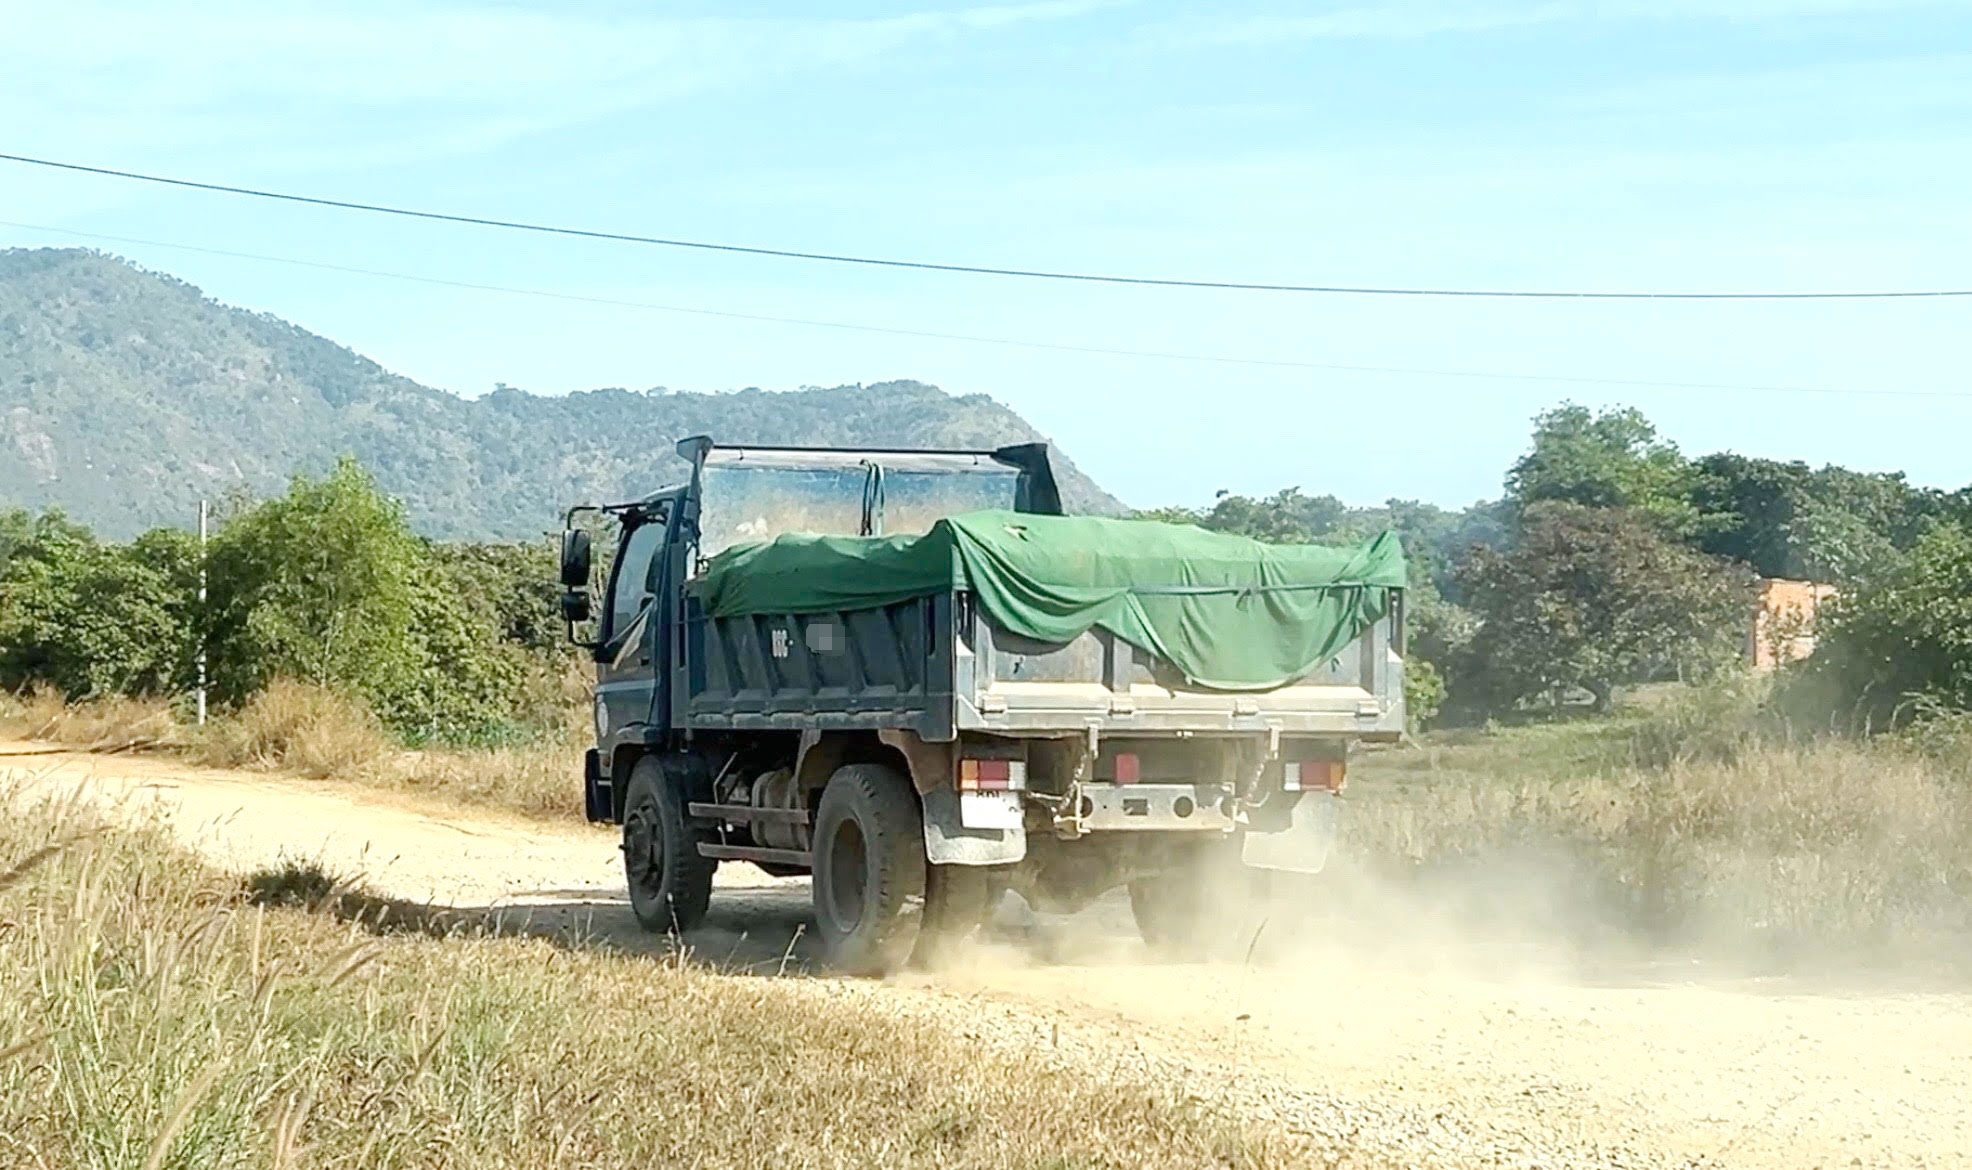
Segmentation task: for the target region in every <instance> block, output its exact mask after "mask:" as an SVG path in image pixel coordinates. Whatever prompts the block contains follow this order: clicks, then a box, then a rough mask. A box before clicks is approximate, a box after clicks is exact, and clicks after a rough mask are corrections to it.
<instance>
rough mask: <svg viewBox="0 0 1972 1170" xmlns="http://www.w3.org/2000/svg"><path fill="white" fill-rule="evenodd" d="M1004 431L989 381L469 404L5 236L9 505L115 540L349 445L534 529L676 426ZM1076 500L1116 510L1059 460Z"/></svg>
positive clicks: (444, 507) (873, 435)
mask: <svg viewBox="0 0 1972 1170" xmlns="http://www.w3.org/2000/svg"><path fill="white" fill-rule="evenodd" d="M698 433H705V434H711V435H715V436H718V437H719V438H722V439H724V440H727V441H751V442H767V443H774V442H779V443H821V444H840V445H849V444H859V443H861V444H871V445H877V444H880V445H884V446H944V447H960V446H991V445H996V444H1000V443H1013V442H1024V441H1030V440H1034V439H1038V438H1040V437H1041V436H1039V435H1038V434H1037V433H1036V432H1035V431H1034V429H1033V428H1032V427H1031V426H1029V425H1028V424H1027V423H1026V421H1025V420H1023V419H1022V418H1021V417H1020V416H1019V415H1017V414H1015V413H1013V412H1012V411H1010V410H1008V409H1007V408H1005V407H1003V406H1001V405H999V404H998V403H996V402H993V401H992V400H991V399H989V398H986V397H984V396H971V397H964V398H954V397H951V396H949V395H947V394H945V393H943V392H942V391H939V390H938V389H936V388H934V387H931V386H925V385H922V384H920V383H916V382H887V383H882V384H878V385H870V386H841V387H837V388H835V389H829V390H803V391H798V392H788V393H770V392H766V391H761V390H744V391H740V392H737V393H731V394H671V393H665V392H663V391H651V392H648V393H642V392H636V391H630V390H620V389H609V390H595V391H590V392H587V393H578V394H570V395H567V396H565V397H544V396H540V395H534V394H528V393H524V392H522V391H519V390H511V389H504V388H503V389H500V390H497V391H495V392H494V393H492V394H489V395H487V396H485V397H483V398H478V399H467V398H461V397H459V396H458V395H456V394H451V393H447V392H445V391H443V390H436V389H433V388H431V387H429V386H422V385H419V384H418V383H416V382H413V381H411V380H410V379H408V378H403V377H399V376H398V375H396V374H392V373H390V372H389V371H387V370H385V369H384V368H383V367H381V366H379V365H377V364H376V363H375V362H373V361H370V360H369V359H368V358H365V357H363V356H362V355H360V354H357V353H354V352H352V351H351V350H349V349H346V348H344V347H343V346H340V345H337V344H335V343H334V342H331V341H329V340H327V339H325V338H322V337H318V336H316V335H315V334H312V333H309V332H308V331H307V330H305V329H302V328H300V327H298V326H295V325H291V324H289V323H287V322H286V321H283V320H280V319H279V318H277V317H273V316H270V315H268V314H265V313H254V312H249V311H247V310H244V309H238V308H234V307H232V306H229V305H223V304H220V303H219V302H217V301H214V300H212V299H210V298H208V297H206V296H205V295H204V294H203V293H201V292H200V291H199V290H198V289H196V288H194V287H192V286H191V285H189V284H186V283H184V282H183V281H179V280H176V279H173V278H172V277H169V276H164V275H160V274H157V273H151V272H146V271H144V270H142V269H139V268H136V267H134V266H132V265H129V264H126V263H124V262H122V261H120V260H117V259H115V258H113V257H110V256H106V255H103V254H101V253H97V252H92V251H86V250H80V249H11V250H4V251H0V505H10V506H15V507H28V508H35V509H39V508H48V507H55V508H61V509H63V510H65V511H66V512H68V513H69V515H70V516H71V517H73V518H75V519H77V520H81V521H83V522H85V523H87V524H90V525H91V526H93V527H95V528H97V529H99V530H100V531H102V532H104V533H106V534H108V535H113V536H130V535H133V534H135V533H137V532H139V531H141V530H143V529H146V528H150V527H153V526H157V525H182V524H184V523H186V522H187V520H188V518H189V517H191V516H193V515H194V514H195V509H196V507H197V501H198V500H199V498H200V497H201V496H204V497H208V498H220V497H224V496H227V495H229V494H233V493H237V492H239V491H241V490H244V491H246V492H248V493H251V494H253V495H256V496H265V495H269V494H274V493H278V492H279V491H281V490H282V489H283V488H284V487H285V485H286V483H287V480H288V477H289V476H290V475H292V474H293V473H295V472H297V471H308V472H314V473H321V472H324V471H326V470H328V469H329V468H330V467H331V466H332V465H333V464H334V462H335V460H336V458H337V456H339V455H343V454H350V455H354V456H355V457H356V458H357V459H359V460H360V461H361V462H362V463H363V465H364V466H366V467H368V468H370V469H371V470H372V472H373V473H374V474H375V475H376V477H377V481H378V483H379V484H380V485H381V486H382V487H383V488H384V489H385V490H386V491H389V492H391V493H392V494H394V495H397V496H399V497H400V498H402V499H403V500H404V502H405V505H406V506H407V508H408V509H409V512H410V516H411V520H412V522H413V523H414V524H415V525H416V527H417V528H418V529H419V531H421V532H423V533H425V534H426V535H428V536H433V537H441V538H519V537H526V536H531V535H535V534H538V533H540V532H542V531H543V530H545V529H547V528H549V527H551V526H553V525H554V524H555V523H556V520H555V517H556V515H557V510H558V508H560V507H561V506H564V505H566V504H569V503H571V502H576V501H581V500H596V499H604V498H606V499H623V498H626V497H630V496H634V495H638V494H641V493H643V492H645V491H648V490H650V489H651V488H653V487H655V486H657V485H658V484H659V482H660V481H662V480H665V479H667V478H669V477H672V476H674V475H676V474H677V472H678V471H679V469H680V468H681V467H682V466H683V465H682V463H680V462H679V461H678V460H677V457H676V456H675V455H674V454H673V453H672V444H673V441H674V440H676V439H678V438H680V437H682V436H685V435H689V434H698ZM1056 468H1057V474H1058V476H1059V477H1060V479H1061V483H1062V490H1063V493H1064V495H1065V496H1066V497H1067V498H1068V501H1069V503H1070V505H1071V506H1072V507H1075V508H1078V509H1083V510H1099V511H1112V510H1119V509H1120V505H1119V504H1117V502H1116V501H1115V500H1114V499H1112V498H1111V497H1109V496H1108V495H1106V494H1105V493H1103V492H1102V490H1101V489H1100V488H1098V487H1096V485H1095V484H1094V483H1093V482H1091V481H1090V480H1089V479H1088V477H1087V476H1085V475H1083V474H1081V473H1080V472H1079V471H1077V470H1076V469H1075V468H1074V466H1073V465H1072V464H1070V463H1069V462H1068V461H1067V460H1066V459H1064V458H1062V457H1061V456H1060V455H1057V456H1056Z"/></svg>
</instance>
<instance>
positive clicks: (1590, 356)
mask: <svg viewBox="0 0 1972 1170" xmlns="http://www.w3.org/2000/svg"><path fill="white" fill-rule="evenodd" d="M9 9H10V11H9V13H8V15H7V17H6V24H7V26H8V35H7V36H6V38H5V40H4V42H0V111H4V114H5V116H4V117H0V152H6V153H15V154H28V155H40V156H44V157H54V158H60V159H66V160H71V161H76V162H81V163H87V164H95V165H104V166H112V167H120V168H126V169H133V170H142V171H153V172H158V173H164V174H171V175H179V176H184V177H188V178H201V179H209V180H213V181H219V182H226V183H238V184H245V185H262V186H267V187H273V188H276V189H282V190H293V191H300V192H306V193H311V194H319V195H325V196H330V197H339V198H346V199H355V200H362V201H367V202H383V203H400V204H405V205H410V206H414V207H422V208H431V209H436V210H447V211H460V212H465V213H470V214H478V215H485V216H492V217H500V218H511V219H524V220H538V221H546V222H553V223H561V224H569V225H574V226H582V227H592V228H598V229H604V230H615V231H626V232H635V233H650V234H657V235H664V236H672V237H682V238H695V239H706V240H716V241H727V242H733V243H745V244H758V245H765V246H772V247H790V248H798V249H804V250H819V251H840V252H848V253H857V254H864V255H882V256H898V257H909V258H922V259H932V260H946V261H953V262H960V263H979V264H989V265H1006V266H1016V267H1041V268H1062V269H1071V270H1081V271H1097V272H1121V273H1134V274H1143V275H1159V276H1185V277H1205V278H1231V279H1237V280H1248V281H1281V282H1294V283H1326V284H1365V285H1434V286H1486V287H1509V288H1544V287H1569V288H1589V289H1625V288H1645V289H1649V288H1679V289H1696V290H1740V289H1823V288H1861V287H1883V288H1934V287H1956V288H1964V287H1968V286H1972V4H1968V3H1966V2H1965V0H1953V2H1949V3H1947V2H1939V0H1933V2H1928V3H1927V2H1924V0H1901V2H1900V0H1717V2H1713V3H1697V2H1694V0H1459V2H1456V3H1453V2H1449V0H1441V2H1438V3H1430V2H1423V0H1415V2H1414V0H1392V2H1388V3H1378V4H1362V5H1350V4H1316V3H1310V4H1268V3H1222V4H1214V5H1204V4H1189V5H1187V4H1176V3H1127V2H1111V3H1104V2H1082V0H1042V2H1037V3H1009V4H1004V5H999V6H977V7H969V8H964V7H949V8H933V7H930V6H928V5H924V4H912V3H904V2H897V3H867V4H857V5H838V6H835V7H834V8H833V9H832V10H831V11H830V12H829V13H828V14H826V15H817V14H816V12H815V10H814V9H812V8H810V7H808V6H803V5H794V4H769V3H721V4H712V3H693V4H673V5H658V4H629V3H616V4H610V3H580V2H575V3H559V4H519V3H516V4H506V5H485V4H481V5H464V4H455V3H447V4H432V3H415V2H409V0H400V2H396V3H374V4H371V3H354V4H343V5H337V6H333V7H331V6H329V5H310V6H301V5H285V4H275V3H253V4H246V3H233V2H230V0H217V2H205V3H199V4H178V5H167V4H121V3H105V2H99V0H69V2H67V3H64V4H62V5H51V4H44V5H33V6H29V5H27V4H25V3H16V4H13V5H9ZM0 219H4V220H8V221H13V222H18V223H25V224H37V225H46V226H48V227H54V228H62V229H67V230H69V231H73V232H89V233H98V234H108V235H117V236H125V237H137V238H142V239H147V240H154V241H163V242H168V243H175V244H183V245H194V246H199V247H205V248H217V249H228V250H234V251H242V252H253V253H263V254H270V255H276V256H285V257H292V258H296V259H304V260H313V261H321V262H327V263H334V264H343V265H350V266H356V267H364V268H373V269H380V270H389V271H395V272H407V273H415V274H419V275H424V276H430V277H438V278H444V279H450V280H457V281H464V282H475V283H484V284H498V285H510V286H520V287H526V288H534V289H546V290H555V291H560V292H565V293H571V294H579V295H586V296H595V297H602V298H612V299H619V300H630V301H639V302H649V303H661V304H668V305H674V306H687V307H697V308H703V309H708V310H715V311H726V312H736V313H752V314H761V315H768V316H781V317H796V318H807V319H825V320H831V321H840V322H850V323H861V324H867V325H874V326H884V327H892V328H897V329H904V330H919V331H930V332H941V333H962V334H970V335H981V336H992V337H1002V338H1015V339H1025V340H1031V341H1040V342H1057V343H1064V344H1069V345H1081V346H1091V347H1098V348H1112V349H1127V350H1156V351H1179V352H1184V353H1192V354H1213V355H1225V356H1234V357H1243V358H1259V359H1272V360H1279V361H1287V362H1303V363H1316V364H1328V365H1337V366H1375V367H1397V368H1402V369H1408V370H1458V371H1477V372H1486V373H1496V374H1515V375H1538V376H1544V377H1552V378H1556V379H1560V380H1556V381H1515V380H1506V379H1491V378H1468V377H1452V376H1445V375H1442V374H1426V373H1389V372H1369V371H1362V370H1353V371H1352V370H1343V369H1304V368H1279V367H1265V366H1244V365H1222V364H1212V363H1201V362H1182V361H1171V360H1157V359H1149V358H1135V357H1120V356H1104V355H1095V354H1084V353H1067V352H1055V351H1047V350H1036V349H1025V348H1016V347H1005V346H992V345H981V344H973V343H967V342H958V341H949V340H938V339H930V338H913V337H899V336H889V335H883V334H876V333H862V332H854V331H845V330H835V329H818V328H808V327H801V326H793V325H784V324H772V323H764V322H749V321H742V320H734V319H728V318H717V317H705V316H693V315H686V314H677V313H664V312H655V311H650V310H645V309H631V308H620V307H607V306H600V305H594V304H580V303H574V302H567V301H554V300H544V299H538V298H529V297H519V296H510V295H505V294H498V293H488V292H475V291H470V290H463V289H453V288H440V287H434V286H430V285H420V284H414V283H408V282H402V281H392V280H383V279H377V278H373V277H365V276H357V275H353V274H339V273H331V272H324V271H319V270H310V269H303V268H296V267H292V266H283V265H277V264H268V263H263V262H259V261H250V260H242V259H233V258H225V257H218V256H212V255H208V254H201V253H196V252H188V251H182V250H176V249H171V248H164V247H157V246H152V245H148V244H146V245H138V244H114V245H112V244H104V245H102V246H104V247H108V248H110V249H111V250H114V251H117V252H119V253H120V254H123V255H126V256H128V257H130V258H131V259H133V260H136V261H137V262H139V263H141V264H144V265H145V266H147V267H151V268H156V269H162V270H165V271H169V272H172V273H175V274H178V275H180V276H183V277H184V278H186V279H188V280H190V281H192V282H193V283H195V284H198V285H199V286H201V287H202V288H204V289H205V290H206V291H207V292H208V293H210V294H212V295H214V296H217V297H219V298H220V299H222V300H225V301H229V302H232V303H236V304H241V305H246V306H249V307H252V308H256V309H265V310H267V311H270V312H273V313H276V314H279V315H280V316H282V317H285V318H288V319H290V320H292V321H295V322H297V323H298V324H301V325H303V326H305V327H307V328H310V329H313V330H315V331H317V332H320V333H323V334H325V335H327V336H329V337H332V338H334V339H336V340H337V341H340V342H343V343H345V344H348V345H350V346H352V347H354V348H356V349H358V350H360V351H362V352H364V353H367V354H369V355H371V356H373V357H375V358H377V359H378V360H379V361H381V362H383V363H384V364H385V365H387V366H389V367H390V368H392V369H394V370H397V371H399V372H402V373H404V374H406V375H409V376H411V377H414V378H417V379H419V380H420V381H424V382H427V383H430V384H433V385H437V386H442V387H445V388H448V389H452V390H456V391H458V392H460V393H464V394H477V393H481V392H484V391H485V390H487V389H490V388H491V387H492V385H493V384H494V383H495V382H506V383H509V384H512V385H516V386H520V387H523V388H526V389H530V390H534V391H537V392H542V393H560V392H566V391H569V390H578V389H589V388H594V387H598V386H630V387H638V388H642V387H649V386H659V385H661V386H668V387H671V388H674V389H680V390H722V389H731V388H737V387H744V386H762V387H767V388H776V389H780V388H794V387H798V386H802V385H833V384H838V383H842V382H854V381H879V380H885V379H890V378H900V377H908V378H917V379H921V380H923V381H927V382H933V383H936V384H938V385H941V386H943V387H945V388H946V389H948V390H950V391H952V392H954V393H986V394H990V395H992V396H993V397H995V398H997V399H999V400H1000V401H1002V402H1005V403H1007V404H1008V405H1010V406H1012V407H1013V408H1015V409H1016V410H1019V411H1020V412H1021V413H1022V414H1024V415H1026V416H1027V417H1028V418H1030V419H1031V420H1033V421H1034V423H1035V424H1036V425H1037V426H1039V427H1040V428H1041V429H1042V430H1044V431H1046V432H1047V433H1049V434H1050V435H1052V436H1053V437H1054V438H1055V439H1056V440H1057V441H1059V442H1060V443H1061V444H1062V445H1063V446H1064V447H1065V448H1066V449H1067V450H1068V451H1069V452H1070V453H1071V454H1073V455H1074V456H1075V458H1076V459H1077V460H1078V461H1080V462H1081V463H1082V464H1083V465H1084V466H1085V467H1086V468H1088V469H1089V470H1090V471H1091V472H1092V473H1093V474H1095V475H1096V476H1097V478H1098V479H1099V480H1101V481H1102V482H1103V483H1105V484H1106V485H1108V486H1110V487H1111V488H1112V489H1113V490H1115V491H1117V492H1118V493H1119V494H1121V495H1122V496H1124V497H1125V498H1126V499H1127V500H1129V501H1130V502H1132V503H1135V504H1139V505H1153V504H1161V503H1172V502H1200V501H1203V500H1205V499H1208V498H1209V497H1210V495H1211V494H1212V492H1213V491H1215V490H1218V489H1230V490H1236V491H1246V492H1264V491H1271V490H1274V489H1276V488H1279V487H1282V486H1285V485H1288V484H1297V485H1299V486H1301V487H1302V488H1303V489H1304V490H1307V491H1310V492H1332V493H1334V494H1337V495H1340V496H1342V497H1344V498H1345V499H1348V500H1350V501H1352V502H1358V503H1369V502H1375V501H1379V500H1382V499H1384V498H1387V497H1392V496H1399V497H1406V498H1422V499H1427V500H1432V501H1436V502H1439V503H1443V504H1448V505H1458V504H1463V503H1466V502H1469V501H1470V500H1472V499H1475V498H1478V497H1481V496H1489V495H1493V494H1496V493H1497V491H1498V488H1499V481H1500V475H1501V472H1502V470H1503V469H1504V467H1505V465H1506V464H1507V463H1508V462H1509V461H1511V460H1512V458H1513V457H1514V456H1515V455H1516V454H1517V453H1518V452H1519V451H1520V450H1521V449H1522V448H1523V447H1524V446H1525V443H1526V437H1527V432H1528V422H1529V419H1530V417H1531V416H1532V415H1533V414H1534V413H1536V412H1537V411H1539V410H1540V409H1542V408H1543V407H1545V406H1548V405H1552V404H1554V403H1556V402H1559V401H1561V400H1563V399H1573V400H1576V401H1581V402H1587V403H1591V404H1598V405H1600V404H1613V403H1623V404H1634V405H1637V406H1640V407H1642V408H1643V409H1644V410H1645V411H1646V412H1647V413H1648V414H1649V415H1650V417H1651V418H1652V419H1653V420H1655V421H1656V422H1657V423H1658V424H1659V426H1660V428H1661V429H1662V430H1663V431H1664V432H1665V433H1666V434H1667V435H1669V436H1670V437H1671V438H1673V439H1675V440H1676V441H1677V442H1678V443H1679V444H1680V445H1681V446H1682V447H1684V448H1685V449H1686V450H1687V451H1690V452H1693V453H1698V452H1703V451H1710V450H1716V449H1733V450H1738V451H1743V452H1747V453H1751V454H1758V455H1768V456H1775V457H1786V458H1804V459H1807V460H1810V461H1812V462H1824V461H1833V462H1840V463H1845V464H1848V465H1851V466H1855V467H1860V468H1865V469H1870V470H1891V469H1904V470H1906V471H1908V472H1909V474H1910V475H1911V477H1912V478H1913V479H1914V480H1916V481H1918V482H1920V483H1927V484H1933V485H1938V486H1947V487H1958V486H1962V485H1964V484H1966V483H1967V482H1972V456H1968V454H1967V452H1968V443H1967V436H1968V435H1972V384H1968V383H1972V378H1968V376H1967V372H1966V371H1967V356H1966V349H1967V339H1968V337H1972V329H1968V326H1972V301H1968V300H1938V301H1897V302H1823V303H1811V304H1802V303H1791V304H1774V303H1759V304H1746V303H1716V302H1714V303H1697V304H1693V303H1657V302H1647V303H1639V302H1625V303H1610V302H1594V303H1574V302H1545V301H1536V302H1489V301H1443V300H1419V299H1375V300H1370V299H1347V298H1337V297H1314V296H1290V295H1266V294H1258V293H1236V292H1202V291H1186V290H1173V289H1145V288H1117V287H1101V286H1087V285H1062V284H1049V283H1040V282H1025V281H1015V280H1007V279H1000V278H989V277H975V276H958V275H942V274H932V273H912V272H897V271H875V270H868V269H855V268H846V267H836V266H826V265H818V264H811V263H803V262H796V261H785V260H770V259H762V258H748V257H737V256H716V255H705V254H696V253H687V252H677V251H670V250H661V249H652V248H639V247H632V246H626V245H618V244H604V243H596V242H583V241H574V240H566V239H549V238H542V237H529V236H521V235H514V234H509V233H502V232H495V231H490V230H485V229H477V228H470V227H464V226H447V225H438V224H430V223H408V222H403V221H393V220H389V219H384V218H379V217H374V216H364V215H356V214H350V213H342V212H333V211H326V210H317V209H308V208H300V207H290V206H282V205H275V204H267V203H260V202H254V201H248V200H243V199H240V198H237V197H230V196H223V195H212V194H200V193H193V192H178V191H169V190H164V189H161V188H155V187H149V186H143V185H136V184H130V183H125V182H119V181H115V180H109V179H101V178H91V177H86V176H71V175H61V174H56V173H53V172H45V171H38V170H33V169H28V168H23V167H19V166H14V165H6V164H0ZM77 242H89V241H86V240H79V239H77V238H76V237H71V236H63V235H59V234H53V233H49V232H46V231H39V230H28V229H23V228H18V227H0V246H3V245H35V244H73V243H77ZM1570 379H1582V380H1581V381H1571V380H1570ZM1597 379H1619V380H1620V379H1633V380H1644V381H1663V382H1677V383H1723V384H1735V385H1745V386H1769V387H1771V386H1782V387H1802V388H1813V389H1827V390H1841V391H1871V392H1875V393H1869V394H1863V393H1776V392H1768V391H1756V390H1724V389H1673V388H1645V387H1622V386H1612V385H1607V384H1604V383H1603V382H1600V381H1596V380H1597ZM1883 392H1896V393H1883Z"/></svg>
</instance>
